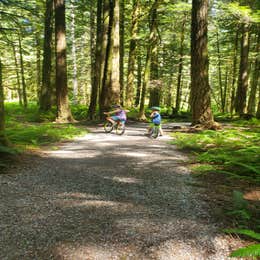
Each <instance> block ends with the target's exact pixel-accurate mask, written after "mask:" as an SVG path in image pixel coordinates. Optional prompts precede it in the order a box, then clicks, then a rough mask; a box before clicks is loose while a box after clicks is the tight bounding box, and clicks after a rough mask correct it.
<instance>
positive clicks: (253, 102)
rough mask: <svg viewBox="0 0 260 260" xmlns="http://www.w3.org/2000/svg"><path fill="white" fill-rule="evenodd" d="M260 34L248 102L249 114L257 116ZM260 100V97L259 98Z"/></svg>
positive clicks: (259, 76) (259, 34)
mask: <svg viewBox="0 0 260 260" xmlns="http://www.w3.org/2000/svg"><path fill="white" fill-rule="evenodd" d="M259 53H260V32H259V31H258V37H257V44H256V58H255V62H254V71H253V77H252V81H251V91H250V96H249V100H248V107H247V112H248V113H249V114H255V111H256V92H257V86H258V83H259V78H260V55H259ZM259 98H260V96H259Z"/></svg>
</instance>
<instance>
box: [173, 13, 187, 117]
mask: <svg viewBox="0 0 260 260" xmlns="http://www.w3.org/2000/svg"><path fill="white" fill-rule="evenodd" d="M186 20H187V17H186V14H185V16H184V18H183V21H182V23H181V37H180V38H181V39H180V52H179V56H180V58H179V66H178V67H179V68H178V77H177V91H176V102H175V112H179V109H180V104H181V80H182V69H183V56H184V36H185V24H186Z"/></svg>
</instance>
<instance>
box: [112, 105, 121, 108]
mask: <svg viewBox="0 0 260 260" xmlns="http://www.w3.org/2000/svg"><path fill="white" fill-rule="evenodd" d="M120 107H121V106H120V105H112V108H120Z"/></svg>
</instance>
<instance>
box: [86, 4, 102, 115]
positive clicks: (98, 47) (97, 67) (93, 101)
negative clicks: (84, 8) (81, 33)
mask: <svg viewBox="0 0 260 260" xmlns="http://www.w3.org/2000/svg"><path fill="white" fill-rule="evenodd" d="M96 21H97V22H96V44H95V61H94V71H93V73H94V75H93V81H92V84H91V98H90V105H89V109H88V114H89V118H90V119H93V118H94V116H95V113H96V106H97V98H98V91H99V89H100V85H101V77H102V73H103V71H102V68H101V59H102V58H103V57H102V0H97V13H96Z"/></svg>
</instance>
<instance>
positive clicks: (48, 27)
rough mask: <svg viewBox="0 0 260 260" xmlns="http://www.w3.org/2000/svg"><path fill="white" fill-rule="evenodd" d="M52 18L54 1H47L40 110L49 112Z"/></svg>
mask: <svg viewBox="0 0 260 260" xmlns="http://www.w3.org/2000/svg"><path fill="white" fill-rule="evenodd" d="M52 17H53V0H47V1H46V10H45V21H44V43H43V62H42V84H41V93H40V110H41V111H48V110H50V109H51V105H52V99H51V98H52V91H53V90H52V85H51V71H52V63H51V58H52V31H53V28H52Z"/></svg>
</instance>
